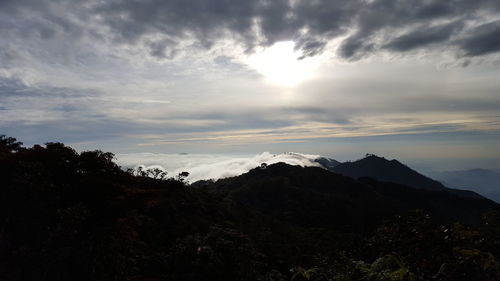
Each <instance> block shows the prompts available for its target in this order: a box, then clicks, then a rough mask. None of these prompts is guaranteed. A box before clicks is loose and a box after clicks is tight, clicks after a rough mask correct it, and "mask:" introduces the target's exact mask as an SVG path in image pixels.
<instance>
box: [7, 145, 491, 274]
mask: <svg viewBox="0 0 500 281" xmlns="http://www.w3.org/2000/svg"><path fill="white" fill-rule="evenodd" d="M150 175H152V174H150ZM0 176H1V181H2V184H1V185H0V186H1V187H0V192H1V196H0V280H12V281H15V280H499V279H500V216H499V215H498V210H499V206H498V205H497V204H495V203H494V202H492V201H489V200H485V199H481V198H479V199H477V198H464V197H460V196H457V195H454V194H452V193H448V192H444V191H430V190H419V189H415V188H410V187H407V186H404V185H398V184H392V183H386V182H378V181H376V180H373V179H370V178H361V179H360V180H354V179H351V178H348V177H344V176H341V175H338V174H335V173H332V172H329V171H326V170H324V169H320V168H301V167H296V166H290V165H286V164H275V165H269V166H266V165H263V166H261V167H258V168H256V169H254V170H251V171H250V172H248V173H246V174H244V175H241V176H238V177H234V178H228V179H223V180H219V181H216V182H211V181H205V182H198V183H193V184H188V183H186V182H185V181H184V180H183V175H161V176H157V179H154V178H152V177H149V176H148V173H140V174H139V175H136V174H135V173H132V172H131V171H123V170H122V169H121V168H120V167H118V166H117V165H116V164H115V163H114V162H113V154H112V153H106V152H102V151H99V150H96V151H87V152H82V153H77V152H76V151H75V150H73V149H72V148H70V147H67V146H65V145H64V144H62V143H47V144H45V145H43V146H41V145H35V146H34V147H31V148H24V147H23V146H22V144H21V143H19V142H17V141H16V140H15V139H13V138H8V137H5V136H2V137H1V138H0ZM170 176H172V177H170Z"/></svg>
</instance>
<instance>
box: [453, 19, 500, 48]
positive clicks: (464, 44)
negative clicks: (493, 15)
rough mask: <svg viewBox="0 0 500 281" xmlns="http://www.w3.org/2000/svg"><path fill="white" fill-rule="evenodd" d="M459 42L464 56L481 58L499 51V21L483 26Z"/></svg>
mask: <svg viewBox="0 0 500 281" xmlns="http://www.w3.org/2000/svg"><path fill="white" fill-rule="evenodd" d="M470 34H471V35H469V36H467V37H466V38H465V39H463V40H462V41H461V42H460V44H459V45H460V48H461V49H462V50H463V51H464V52H465V55H466V56H471V57H472V56H481V55H485V54H491V53H495V52H498V51H500V21H495V22H491V23H487V24H483V25H481V26H479V27H477V28H475V29H473V30H472V31H471V32H470Z"/></svg>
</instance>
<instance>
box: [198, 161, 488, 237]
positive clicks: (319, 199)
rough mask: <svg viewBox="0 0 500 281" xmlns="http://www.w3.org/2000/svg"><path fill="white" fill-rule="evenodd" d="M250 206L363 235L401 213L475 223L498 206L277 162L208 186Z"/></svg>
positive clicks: (442, 190) (288, 218)
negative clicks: (417, 211) (420, 211)
mask: <svg viewBox="0 0 500 281" xmlns="http://www.w3.org/2000/svg"><path fill="white" fill-rule="evenodd" d="M205 187H208V188H211V189H213V190H215V191H217V192H220V193H223V194H225V195H226V196H227V197H228V198H230V199H231V200H234V201H237V202H239V203H241V204H243V205H245V206H246V207H248V208H251V209H256V210H258V211H259V212H262V213H264V214H266V215H270V216H273V217H276V218H277V219H279V220H283V221H288V222H289V223H293V224H296V225H299V226H304V227H319V226H321V227H325V226H328V227H335V228H337V229H339V228H343V229H346V230H353V231H365V230H369V229H370V228H371V227H373V226H374V225H375V224H376V223H377V222H380V221H382V220H383V219H385V218H388V217H389V216H391V215H395V214H397V213H404V212H406V211H408V210H413V209H423V210H425V211H427V212H429V213H430V214H431V215H432V216H433V217H434V218H436V219H438V220H440V221H454V220H459V221H464V222H474V220H475V219H474V218H477V217H478V216H479V215H480V214H481V213H483V212H485V211H486V210H488V209H490V208H498V205H497V204H496V203H494V202H492V201H491V200H488V199H485V198H483V197H481V196H477V197H470V196H469V197H467V196H461V195H458V194H454V193H451V192H448V190H447V189H446V188H445V187H444V186H442V187H441V188H440V189H438V188H436V189H434V190H431V189H416V188H413V187H409V186H406V185H402V184H397V183H390V182H381V181H378V180H376V179H373V178H367V177H360V178H359V179H358V180H355V179H353V178H351V177H347V176H343V175H340V174H337V173H334V172H331V171H328V170H325V169H322V168H318V167H300V166H290V165H288V164H285V163H277V164H273V165H269V166H267V167H266V168H265V169H262V168H256V169H253V170H251V171H249V172H248V173H245V174H243V175H241V176H238V177H233V178H227V179H221V180H218V181H217V182H214V183H210V184H208V185H205Z"/></svg>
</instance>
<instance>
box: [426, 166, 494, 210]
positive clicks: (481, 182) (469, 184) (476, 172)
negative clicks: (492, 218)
mask: <svg viewBox="0 0 500 281" xmlns="http://www.w3.org/2000/svg"><path fill="white" fill-rule="evenodd" d="M432 176H433V177H434V178H436V179H438V180H440V181H441V182H443V183H444V184H446V185H447V186H449V187H453V188H462V189H469V190H473V191H475V192H477V193H479V194H481V195H483V196H486V197H488V198H491V199H493V200H495V201H496V202H500V173H499V172H496V171H493V170H486V169H470V170H463V171H445V172H438V173H434V174H432Z"/></svg>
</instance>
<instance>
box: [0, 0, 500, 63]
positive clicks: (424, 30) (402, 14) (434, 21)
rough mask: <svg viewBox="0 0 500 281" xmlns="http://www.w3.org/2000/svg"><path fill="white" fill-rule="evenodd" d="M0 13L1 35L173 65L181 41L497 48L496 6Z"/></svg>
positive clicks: (482, 1) (410, 3) (221, 5)
mask: <svg viewBox="0 0 500 281" xmlns="http://www.w3.org/2000/svg"><path fill="white" fill-rule="evenodd" d="M0 8H1V9H0V10H2V11H0V15H1V16H2V19H1V20H0V31H1V32H2V34H3V35H5V34H9V35H10V36H14V37H15V36H25V37H26V36H28V37H29V36H37V37H39V38H41V39H44V40H53V39H54V38H66V39H68V38H81V37H90V38H94V39H95V40H100V41H104V42H107V43H109V42H108V40H111V41H110V42H113V43H114V44H120V45H122V44H125V45H131V46H141V47H146V49H148V50H149V54H150V55H151V56H153V57H159V58H172V57H174V56H175V55H176V54H177V53H179V49H182V48H185V46H184V45H182V42H184V41H185V40H191V41H190V42H192V41H193V40H194V42H192V44H190V45H189V47H195V48H202V49H210V48H211V47H212V46H214V44H215V43H216V42H218V41H220V40H221V39H226V38H232V39H234V40H236V41H238V42H240V43H241V44H242V45H243V46H244V47H245V48H246V49H247V50H248V51H250V52H251V51H252V50H253V49H254V48H255V47H256V46H269V45H271V44H273V43H275V42H278V41H283V40H294V41H295V42H296V47H297V48H298V49H301V50H302V51H303V53H304V57H306V56H314V55H317V54H320V53H321V52H323V51H324V50H325V48H326V46H327V44H328V43H329V42H331V40H332V39H336V38H337V39H340V40H341V42H340V45H339V48H338V54H339V55H340V56H341V57H343V58H345V59H349V60H356V59H360V58H363V57H365V56H366V55H369V54H371V53H374V52H377V51H378V50H381V49H383V50H389V51H393V52H398V53H404V52H406V51H411V50H413V49H415V48H424V47H425V48H433V47H434V46H439V47H444V48H449V49H451V50H457V49H458V50H462V51H464V52H463V53H464V55H465V56H480V55H484V54H490V53H495V52H497V51H499V49H500V43H499V41H498V39H495V38H499V37H500V36H498V35H499V33H500V28H499V24H498V22H493V23H490V24H484V22H485V21H486V20H487V19H489V20H490V21H491V20H492V19H493V20H494V19H497V18H499V16H500V15H499V12H500V4H499V1H498V0H477V1H470V0H449V1H442V0H426V1H422V0H404V1H403V0H373V1H369V0H294V1H291V0H272V1H271V0H146V1H133V0H110V1H98V2H96V1H90V0H88V1H64V0H58V1H48V0H40V1H1V2H0ZM450 22H451V23H450ZM471 24H472V25H480V26H479V27H477V28H476V29H472V30H471V29H470V28H469V27H468V26H469V25H471ZM481 24H482V25H481ZM401 34H403V35H401ZM68 36H69V37H68Z"/></svg>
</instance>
